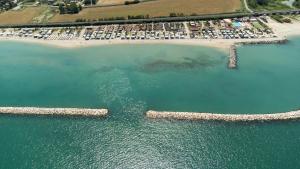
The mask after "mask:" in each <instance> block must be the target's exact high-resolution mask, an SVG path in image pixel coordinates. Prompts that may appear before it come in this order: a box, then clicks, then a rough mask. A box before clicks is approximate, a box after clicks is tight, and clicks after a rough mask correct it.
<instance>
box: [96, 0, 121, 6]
mask: <svg viewBox="0 0 300 169" xmlns="http://www.w3.org/2000/svg"><path fill="white" fill-rule="evenodd" d="M125 1H126V0H98V2H97V4H98V5H112V4H124V3H125Z"/></svg>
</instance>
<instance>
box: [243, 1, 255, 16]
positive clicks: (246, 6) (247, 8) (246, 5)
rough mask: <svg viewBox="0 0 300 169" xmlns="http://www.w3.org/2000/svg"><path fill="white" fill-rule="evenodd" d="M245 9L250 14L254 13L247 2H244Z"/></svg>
mask: <svg viewBox="0 0 300 169" xmlns="http://www.w3.org/2000/svg"><path fill="white" fill-rule="evenodd" d="M244 4H245V8H246V10H247V11H248V12H250V13H253V11H252V10H251V9H250V8H249V6H248V2H247V0H244Z"/></svg>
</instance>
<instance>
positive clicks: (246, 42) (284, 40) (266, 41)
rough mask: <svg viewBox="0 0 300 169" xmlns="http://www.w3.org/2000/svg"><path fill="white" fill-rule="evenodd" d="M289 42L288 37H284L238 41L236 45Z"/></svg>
mask: <svg viewBox="0 0 300 169" xmlns="http://www.w3.org/2000/svg"><path fill="white" fill-rule="evenodd" d="M287 42H288V39H285V38H282V39H270V40H266V39H263V40H252V41H244V42H238V43H236V45H255V44H286V43H287Z"/></svg>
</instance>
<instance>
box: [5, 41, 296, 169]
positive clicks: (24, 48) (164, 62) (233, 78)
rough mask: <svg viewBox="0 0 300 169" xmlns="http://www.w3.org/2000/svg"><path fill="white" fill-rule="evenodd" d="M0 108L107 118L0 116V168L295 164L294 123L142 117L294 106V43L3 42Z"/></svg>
mask: <svg viewBox="0 0 300 169" xmlns="http://www.w3.org/2000/svg"><path fill="white" fill-rule="evenodd" d="M0 49H1V53H0V82H1V83H0V105H1V106H42V107H89V108H98V107H101V108H103V107H104V108H108V109H109V110H110V115H109V116H108V117H107V118H106V119H89V118H59V117H56V118H51V117H28V116H25V117H19V116H0V150H1V153H0V160H1V161H0V168H89V167H90V168H295V166H299V165H300V163H299V161H298V157H299V155H300V151H299V150H300V145H299V142H300V136H299V132H300V123H299V122H297V121H296V122H286V123H279V122H276V123H234V124H233V123H215V122H183V121H180V122H178V121H165V120H148V119H146V118H145V117H144V113H145V112H146V111H147V110H149V109H154V110H173V111H201V112H218V113H268V112H282V111H289V110H294V109H298V108H299V107H300V96H299V93H300V88H299V86H300V79H299V78H298V74H300V55H299V52H300V38H293V39H292V40H291V41H290V42H289V43H288V44H287V45H254V46H242V47H240V48H239V49H238V55H239V63H238V64H239V68H238V70H229V69H227V67H226V64H227V55H228V54H227V53H226V52H221V51H217V50H214V49H211V48H205V47H196V46H176V45H115V46H102V47H92V48H82V49H72V50H71V49H58V48H52V47H47V46H38V45H32V44H23V43H11V42H10V43H7V42H5V43H4V42H1V43H0Z"/></svg>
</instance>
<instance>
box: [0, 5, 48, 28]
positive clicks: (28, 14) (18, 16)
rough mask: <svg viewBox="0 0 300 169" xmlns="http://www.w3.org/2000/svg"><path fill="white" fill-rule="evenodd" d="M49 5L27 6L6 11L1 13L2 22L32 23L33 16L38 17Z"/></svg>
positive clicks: (0, 20)
mask: <svg viewBox="0 0 300 169" xmlns="http://www.w3.org/2000/svg"><path fill="white" fill-rule="evenodd" d="M46 9H47V7H45V6H39V7H25V8H23V9H20V10H17V11H13V10H10V11H6V12H3V13H1V14H0V23H1V24H26V23H32V21H33V18H35V17H38V16H40V15H41V13H43V11H45V10H46Z"/></svg>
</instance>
